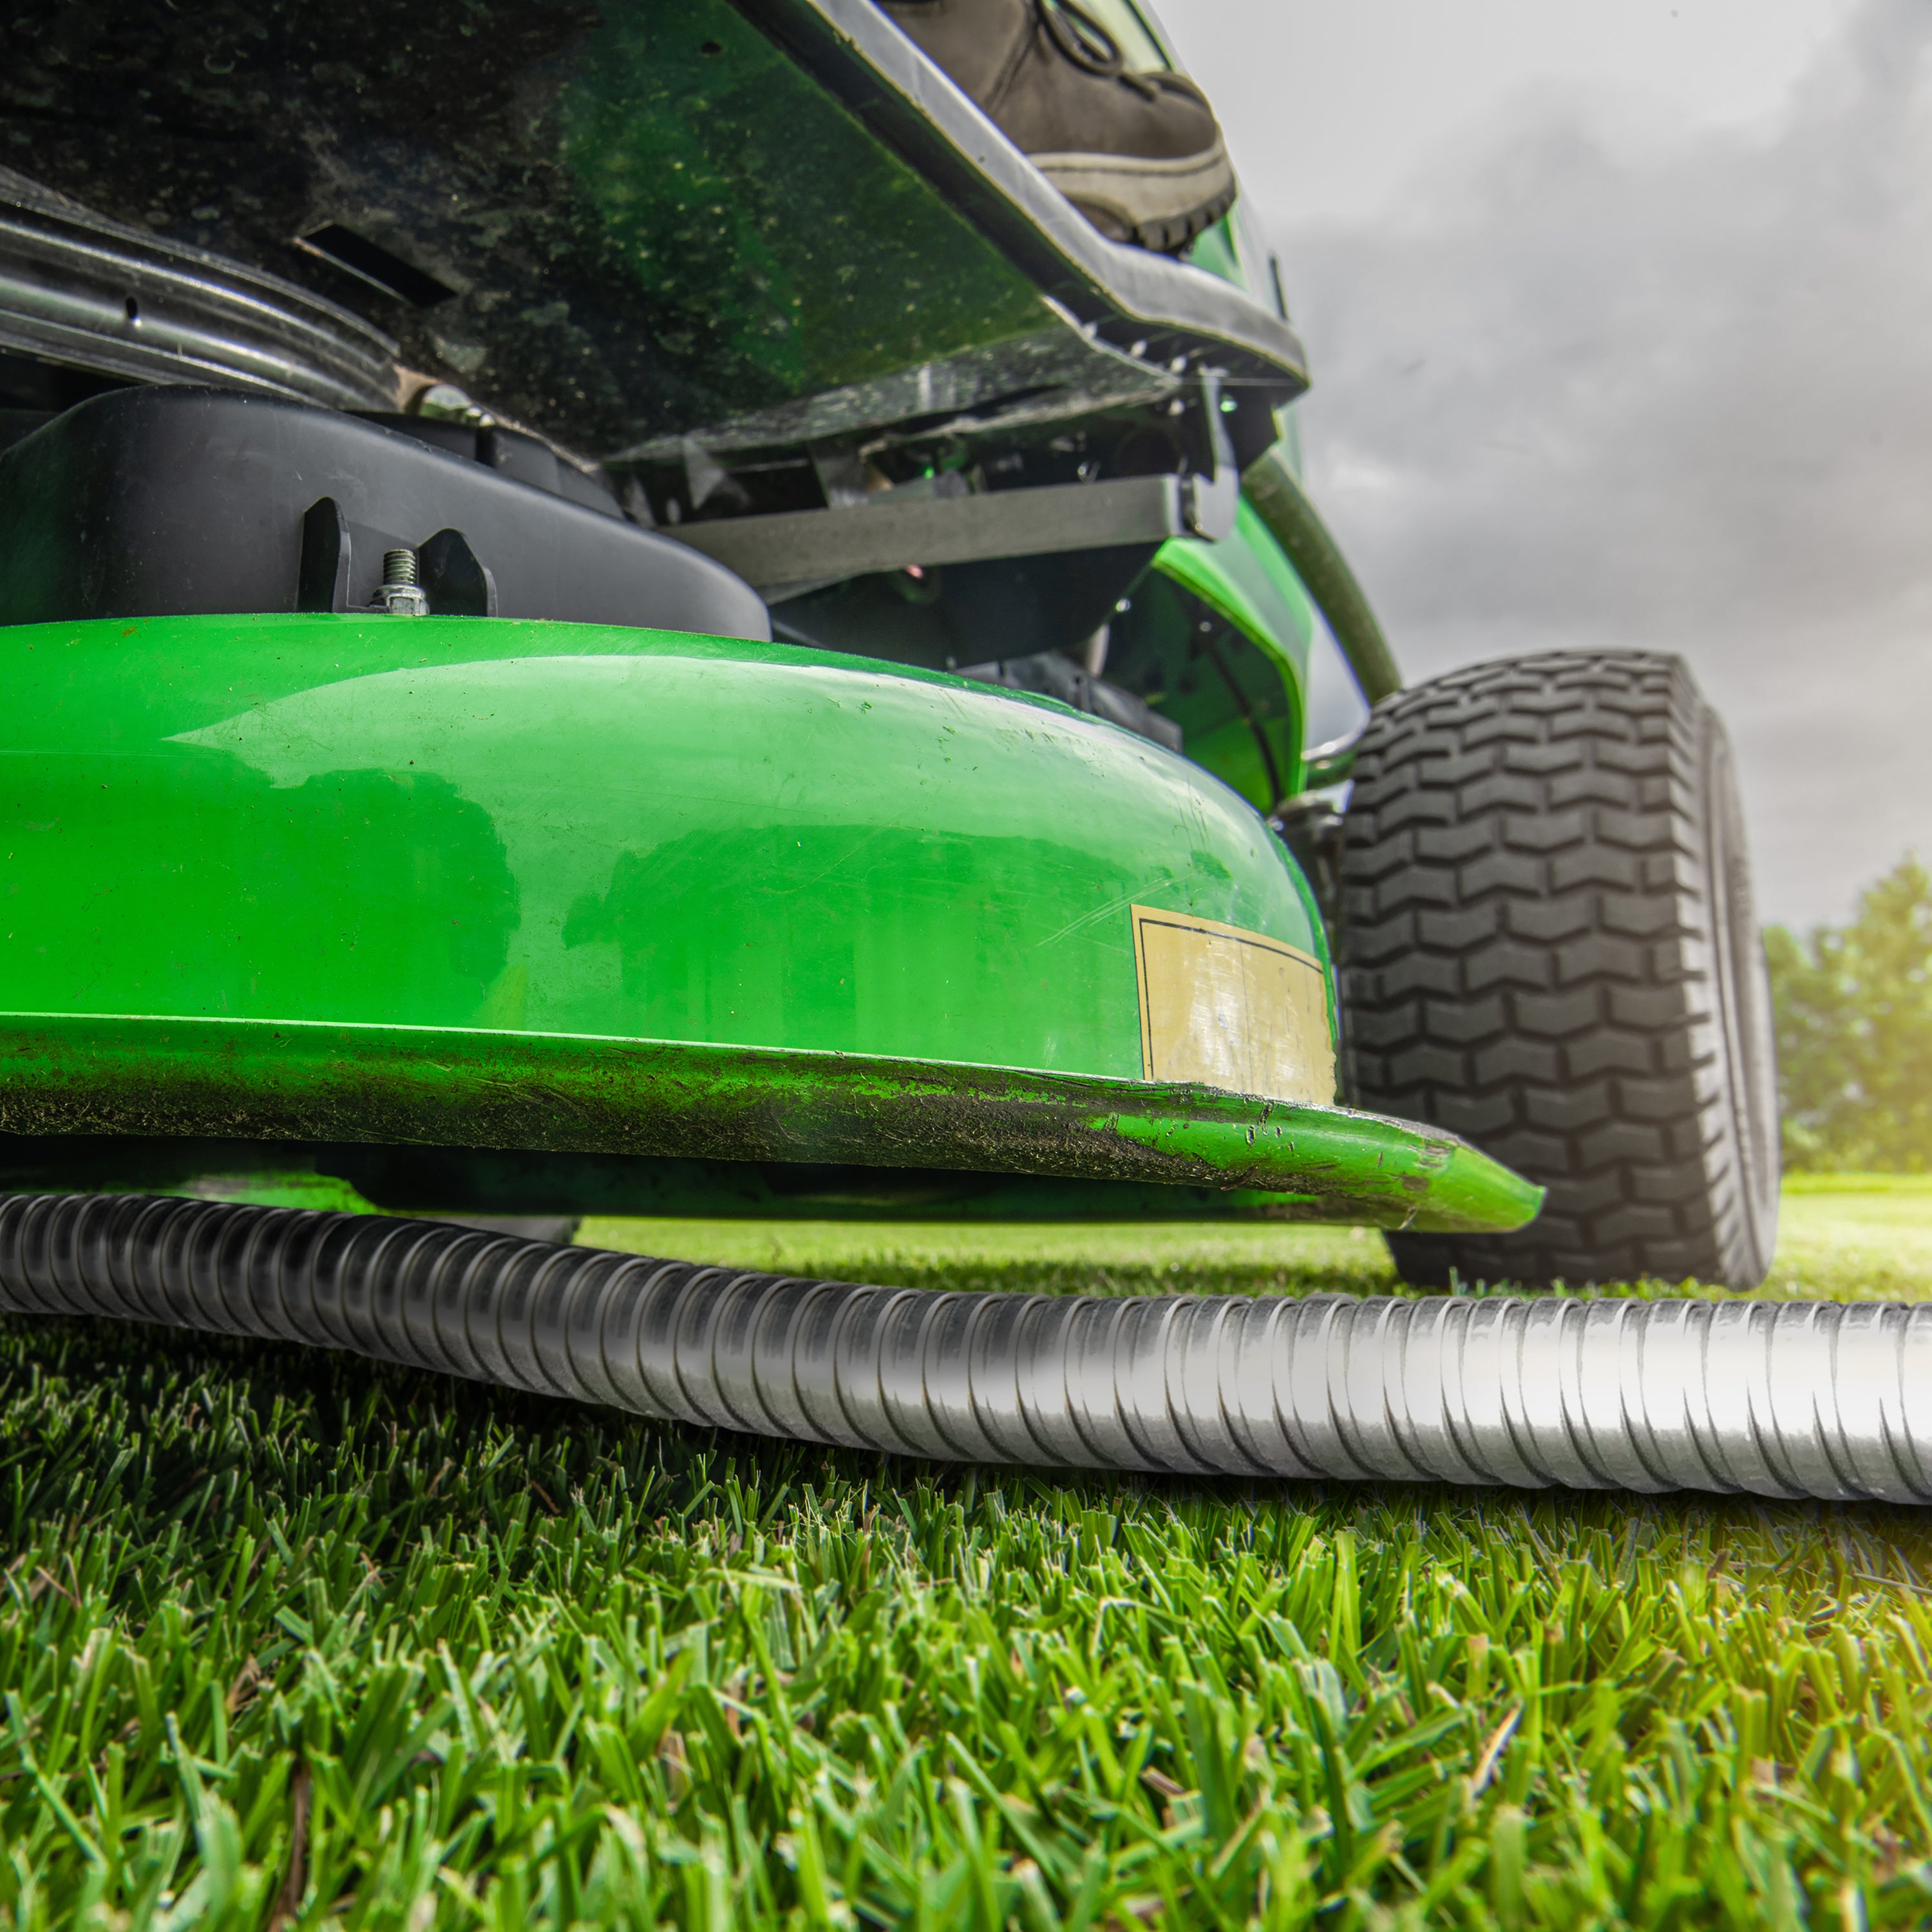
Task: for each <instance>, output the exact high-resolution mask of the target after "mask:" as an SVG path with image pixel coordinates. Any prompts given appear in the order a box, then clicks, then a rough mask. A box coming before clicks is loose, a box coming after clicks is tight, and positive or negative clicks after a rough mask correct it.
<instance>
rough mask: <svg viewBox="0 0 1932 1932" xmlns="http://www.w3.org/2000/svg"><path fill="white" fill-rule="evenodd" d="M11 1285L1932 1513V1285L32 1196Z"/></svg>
mask: <svg viewBox="0 0 1932 1932" xmlns="http://www.w3.org/2000/svg"><path fill="white" fill-rule="evenodd" d="M0 1308H4V1309H5V1310H8V1311H10V1312H12V1313H19V1314H25V1315H80V1316H110V1317H113V1318H116V1319H122V1320H132V1321H141V1322H161V1323H165V1324H168V1325H172V1326H175V1327H178V1328H200V1329H208V1330H212V1331H217V1332H219V1333H223V1334H245V1335H257V1336H261V1337H265V1338H269V1339H274V1340H284V1341H293V1342H305V1343H311V1344H313V1345H315V1346H321V1347H325V1348H339V1349H350V1350H353V1351H354V1352H357V1353H359V1354H361V1355H368V1356H373V1357H375V1358H377V1359H379V1360H383V1361H394V1362H402V1363H407V1364H413V1365H414V1366H416V1367H422V1368H426V1369H433V1370H441V1371H443V1372H445V1373H449V1374H452V1375H458V1376H468V1377H470V1378H472V1379H475V1380H478V1381H481V1382H495V1383H500V1384H502V1385H505V1386H507V1387H509V1388H520V1389H527V1390H531V1391H535V1393H537V1394H544V1395H557V1396H565V1397H571V1398H572V1399H574V1400H578V1401H583V1402H594V1403H607V1404H609V1405H610V1406H613V1407H615V1408H618V1409H628V1410H631V1411H633V1412H635V1413H637V1414H639V1415H649V1416H654V1417H658V1418H666V1419H670V1420H675V1421H682V1422H688V1423H694V1424H700V1425H704V1426H709V1427H718V1428H725V1429H738V1430H746V1431H748V1432H750V1433H754V1434H758V1435H768V1436H787V1437H791V1438H794V1439H802V1440H805V1441H809V1442H834V1443H840V1444H843V1445H846V1446H847V1447H849V1448H860V1449H874V1450H889V1451H894V1452H895V1453H898V1454H906V1455H913V1456H926V1457H942V1458H949V1459H954V1460H963V1461H974V1462H992V1463H1028V1464H1034V1465H1037V1466H1043V1467H1047V1468H1060V1469H1082V1468H1085V1469H1137V1470H1147V1471H1153V1472H1168V1473H1178V1474H1194V1475H1237V1476H1246V1477H1264V1476H1274V1477H1294V1478H1341V1479H1344V1480H1373V1479H1394V1480H1397V1481H1443V1482H1451V1483H1474V1484H1508V1485H1511V1486H1514V1487H1521V1488H1542V1487H1550V1486H1554V1485H1563V1486H1566V1487H1571V1488H1577V1489H1619V1488H1621V1489H1631V1490H1673V1489H1696V1490H1720V1491H1740V1490H1741V1491H1746V1492H1749V1493H1753V1494H1755V1495H1758V1496H1781V1497H1796V1496H1820V1497H1829V1498H1837V1499H1852V1498H1873V1499H1883V1500H1886V1501H1890V1502H1920V1503H1923V1502H1932V1304H1919V1305H1913V1306H1901V1305H1897V1304H1876V1303H1858V1304H1846V1305H1843V1306H1841V1305H1839V1304H1835V1303H1829V1302H1787V1303H1769V1302H1748V1301H1726V1302H1715V1301H1634V1300H1605V1301H1577V1300H1571V1299H1566V1298H1549V1299H1545V1300H1540V1301H1519V1300H1512V1299H1508V1298H1501V1297H1498V1298H1466V1297H1460V1296H1458V1297H1440V1296H1439V1297H1431V1298H1423V1299H1418V1300H1406V1299H1402V1298H1397V1297H1393V1296H1379V1297H1375V1298H1370V1299H1367V1300H1361V1301H1357V1300H1354V1299H1352V1298H1349V1297H1348V1296H1346V1295H1311V1296H1308V1297H1306V1298H1260V1299H1250V1298H1245V1297H1241V1296H1217V1297H1210V1298H1196V1297H1192V1296H1186V1295H1172V1296H1159V1297H1132V1296H1127V1297H1114V1298H1097V1297H1094V1296H1088V1295H1080V1296H1066V1297H1060V1296H1051V1295H1019V1294H1010V1295H1009V1294H998V1293H995V1294H956V1293H950V1292H935V1291H932V1290H927V1289H892V1288H873V1287H865V1286H859V1285H857V1284H855V1283H845V1282H826V1281H808V1280H795V1279H791V1278H788V1277H781V1276H774V1275H766V1274H746V1273H742V1272H740V1271H737V1270H736V1269H732V1268H706V1267H703V1266H700V1265H696V1264H694V1263H691V1262H672V1261H659V1260H652V1259H647V1258H645V1257H643V1256H634V1255H619V1254H612V1253H606V1252H604V1251H601V1250H597V1249H591V1248H574V1247H556V1246H554V1245H553V1244H550V1243H547V1242H542V1241H523V1240H519V1239H517V1238H513V1237H511V1236H507V1235H492V1234H487V1233H483V1232H478V1231H475V1230H474V1229H465V1228H459V1227H455V1226H450V1225H449V1224H447V1223H438V1222H425V1221H410V1220H399V1219H389V1218H387V1217H378V1216H371V1215H354V1214H315V1213H312V1212H309V1211H304V1210H299V1209H291V1208H251V1207H238V1206H234V1205H228V1204H224V1203H218V1202H202V1201H182V1200H175V1199H159V1198H154V1197H148V1196H84V1195H64V1196H61V1195H43V1196H23V1195H13V1196H5V1197H0Z"/></svg>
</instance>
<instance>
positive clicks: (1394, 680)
mask: <svg viewBox="0 0 1932 1932" xmlns="http://www.w3.org/2000/svg"><path fill="white" fill-rule="evenodd" d="M1241 493H1242V495H1243V496H1245V497H1247V499H1248V502H1249V504H1250V506H1251V507H1252V508H1253V510H1254V511H1255V514H1256V515H1257V516H1259V517H1260V518H1261V520H1262V522H1263V523H1265V524H1267V526H1268V529H1270V531H1271V532H1272V533H1273V534H1274V539H1275V541H1277V543H1279V544H1280V545H1281V547H1282V548H1283V550H1286V552H1287V553H1288V560H1289V562H1291V563H1292V564H1293V565H1295V574H1296V575H1297V576H1298V577H1300V578H1301V581H1302V583H1303V585H1304V586H1305V587H1306V589H1307V592H1308V594H1309V595H1310V597H1312V598H1313V599H1314V600H1315V607H1316V609H1317V610H1319V611H1320V612H1321V613H1322V616H1323V617H1324V618H1325V619H1327V621H1328V628H1329V630H1330V631H1331V632H1332V633H1333V634H1334V639H1335V641H1336V643H1337V644H1339V645H1340V646H1341V650H1342V655H1343V657H1345V658H1347V659H1348V661H1349V669H1350V670H1352V671H1353V672H1354V673H1355V682H1356V683H1357V684H1358V685H1361V691H1362V695H1363V696H1364V697H1366V698H1367V700H1369V702H1370V703H1371V704H1376V703H1380V702H1381V701H1382V699H1384V698H1385V697H1393V696H1394V694H1395V693H1396V692H1397V691H1400V689H1401V688H1402V673H1401V671H1400V670H1398V669H1397V666H1396V661H1395V653H1394V652H1393V651H1391V649H1389V645H1388V638H1386V637H1384V636H1383V634H1382V625H1380V624H1379V623H1378V622H1376V613H1375V611H1374V610H1373V607H1371V605H1370V602H1369V600H1368V598H1367V595H1365V594H1364V591H1363V589H1362V586H1361V584H1360V583H1358V581H1357V580H1356V577H1355V572H1354V571H1352V570H1351V569H1350V568H1349V559H1347V558H1346V557H1345V556H1343V554H1342V551H1341V547H1340V545H1339V544H1337V542H1336V541H1335V539H1334V538H1333V537H1332V536H1331V535H1329V533H1328V525H1327V524H1326V523H1324V522H1323V521H1322V518H1321V516H1320V514H1319V512H1318V511H1316V508H1315V505H1313V503H1312V502H1310V500H1309V496H1308V492H1307V490H1304V488H1303V487H1301V478H1300V477H1298V476H1297V475H1295V472H1294V471H1293V470H1292V469H1290V468H1289V465H1288V458H1287V456H1286V453H1285V452H1283V449H1282V446H1281V445H1280V444H1279V443H1277V444H1276V445H1275V446H1274V448H1273V449H1271V450H1269V451H1268V452H1267V453H1266V454H1265V455H1262V456H1260V457H1258V458H1256V460H1255V461H1253V463H1250V464H1249V465H1248V466H1247V469H1244V470H1243V471H1242V472H1241Z"/></svg>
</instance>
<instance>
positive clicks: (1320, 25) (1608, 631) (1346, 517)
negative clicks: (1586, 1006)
mask: <svg viewBox="0 0 1932 1932" xmlns="http://www.w3.org/2000/svg"><path fill="white" fill-rule="evenodd" d="M1160 11H1161V13H1162V17H1163V20H1164V21H1165V23H1166V26H1167V27H1168V28H1169V31H1170V33H1171V34H1172V36H1173V37H1174V39H1175V41H1176V43H1178V48H1179V50H1180V52H1181V55H1182V57H1183V58H1184V60H1185V61H1186V62H1187V65H1189V67H1190V68H1191V70H1192V71H1193V72H1194V73H1195V74H1196V76H1197V77H1199V79H1200V80H1202V82H1203V83H1204V84H1205V86H1206V87H1207V89H1208V92H1209V93H1210V94H1211V95H1212V96H1213V98H1214V100H1215V101H1216V103H1217V106H1218V107H1219V108H1220V111H1221V114H1222V118H1223V121H1224V122H1225V123H1226V125H1227V127H1228V130H1229V136H1230V140H1231V143H1232V145H1233V147H1234V148H1235V158H1236V160H1237V162H1238V164H1239V166H1241V170H1242V174H1243V178H1244V183H1245V184H1246V192H1247V194H1248V196H1249V199H1250V205H1251V208H1253V211H1255V212H1256V214H1258V215H1259V217H1261V220H1262V225H1263V227H1264V229H1265V232H1266V233H1268V235H1269V236H1270V237H1271V239H1272V240H1273V241H1274V242H1275V243H1276V245H1277V246H1278V247H1279V248H1280V252H1281V256H1282V260H1283V269H1284V272H1285V276H1286V281H1287V283H1288V285H1289V295H1290V299H1291V302H1292V305H1293V307H1294V309H1295V317H1296V320H1297V322H1298V323H1299V325H1300V326H1301V329H1302V332H1303V333H1304V336H1305V337H1306V338H1307V342H1308V345H1309V349H1310V356H1311V359H1312V362H1313V370H1314V374H1315V379H1316V388H1315V390H1314V392H1313V394H1312V395H1310V397H1309V398H1307V401H1305V402H1304V404H1301V406H1300V407H1301V410H1302V413H1303V431H1304V440H1305V444H1306V447H1307V455H1308V459H1309V475H1310V484H1311V487H1313V490H1314V492H1315V493H1316V496H1317V499H1318V500H1319V502H1320V503H1321V505H1322V508H1323V509H1324V511H1325V514H1327V516H1328V520H1329V521H1330V522H1331V524H1332V525H1333V526H1334V528H1335V529H1336V530H1337V533H1338V535H1340V537H1341V538H1342V540H1343V543H1344V544H1345V546H1346V547H1347V549H1348V550H1349V553H1350V555H1351V556H1352V558H1353V559H1354V560H1355V564H1356V566H1357V568H1358V571H1360V573H1361V576H1362V577H1363V579H1364V582H1365V583H1366V585H1367V588H1368V590H1369V592H1370V595H1371V597H1372V598H1373V599H1374V601H1376V604H1377V605H1378V607H1379V609H1380V610H1381V612H1382V616H1383V619H1384V622H1385V625H1387V627H1388V629H1389V631H1390V633H1391V638H1392V640H1393V642H1394V645H1395V647H1396V649H1397V654H1398V655H1399V657H1400V658H1401V660H1402V661H1403V664H1404V666H1405V668H1406V669H1407V670H1409V673H1411V675H1412V676H1416V675H1424V676H1426V675H1427V674H1428V673H1430V672H1431V671H1433V670H1441V669H1444V668H1446V667H1448V666H1450V665H1451V664H1457V663H1462V662H1466V661H1469V660H1470V659H1472V658H1481V657H1489V656H1497V655H1508V654H1511V653H1513V652H1520V651H1525V650H1533V649H1547V648H1551V647H1565V648H1568V647H1580V648H1585V649H1588V648H1591V647H1601V646H1606V645H1634V646H1642V647H1645V648H1652V649H1669V650H1676V651H1681V652H1683V653H1684V654H1685V656H1687V657H1688V658H1689V659H1690V661H1691V664H1692V667H1693V668H1694V670H1695V672H1696V673H1697V677H1698V679H1699V681H1700V682H1701V683H1702V685H1703V687H1704V688H1705V690H1706V692H1707V694H1709V696H1710V697H1712V699H1713V700H1715V702H1716V703H1718V706H1720V708H1721V709H1722V711H1723V712H1724V714H1725V715H1726V717H1727V719H1728V720H1729V721H1730V726H1731V729H1732V733H1733V739H1734V740H1735V742H1736V745H1737V747H1738V750H1739V756H1740V760H1741V763H1742V767H1743V772H1744V778H1745V790H1746V799H1747V804H1748V808H1749V811H1750V813H1751V822H1752V829H1753V837H1754V850H1755V856H1756V860H1757V877H1758V889H1759V899H1760V908H1761V910H1762V911H1763V914H1764V916H1766V918H1767V919H1781V920H1784V921H1787V922H1794V923H1799V924H1804V923H1808V922H1811V921H1812V920H1814V919H1825V918H1830V919H1837V918H1841V917H1842V916H1844V915H1845V913H1846V912H1848V911H1849V908H1850V906H1851V903H1852V899H1853V897H1854V895H1855V892H1856V890H1857V889H1858V886H1861V885H1862V884H1864V883H1867V881H1869V880H1870V879H1871V878H1873V877H1875V876H1876V874H1879V872H1881V871H1883V870H1884V869H1885V868H1886V867H1887V866H1888V865H1890V864H1891V862H1893V861H1894V859H1897V857H1898V856H1899V855H1900V853H1902V852H1903V850H1905V849H1906V847H1907V846H1908V845H1915V846H1916V847H1917V848H1918V850H1919V851H1920V852H1921V854H1923V855H1924V856H1928V857H1932V769H1928V764H1929V763H1932V760H1928V756H1927V744H1926V739H1927V730H1928V726H1932V0H1677V4H1676V5H1672V4H1670V0H1166V4H1165V5H1162V6H1161V7H1160Z"/></svg>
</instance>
